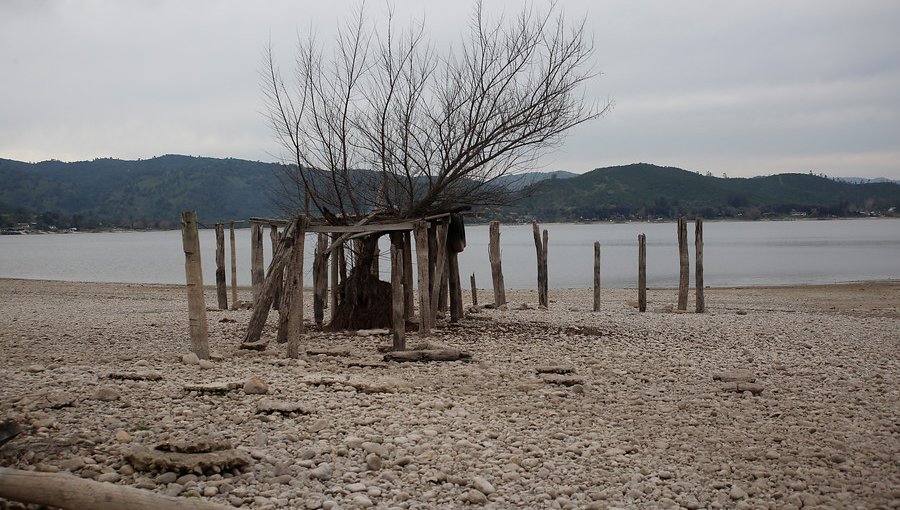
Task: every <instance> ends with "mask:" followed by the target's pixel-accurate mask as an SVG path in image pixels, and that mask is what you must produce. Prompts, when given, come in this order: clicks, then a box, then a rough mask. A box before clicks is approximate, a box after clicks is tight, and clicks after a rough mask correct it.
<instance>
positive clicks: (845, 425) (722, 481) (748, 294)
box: [0, 280, 900, 508]
mask: <svg viewBox="0 0 900 510" xmlns="http://www.w3.org/2000/svg"><path fill="white" fill-rule="evenodd" d="M241 297H242V298H243V299H249V297H250V296H249V292H248V291H247V290H243V291H242V295H241ZM479 297H480V298H481V300H482V301H485V300H488V301H489V300H490V298H489V291H487V290H482V291H481V292H480V294H479ZM508 297H509V300H510V307H509V310H507V311H500V310H482V311H480V312H478V313H472V314H470V316H469V318H468V319H467V320H465V321H463V322H462V323H461V324H460V325H458V326H454V327H445V328H443V329H441V330H439V331H438V333H437V334H436V335H435V336H434V337H432V338H430V339H429V340H428V341H429V342H431V343H439V344H443V345H447V346H450V347H455V348H459V349H463V350H466V351H468V352H470V353H472V358H473V359H472V361H471V362H443V363H405V364H396V363H382V362H381V357H382V355H381V354H380V353H379V352H378V349H377V348H378V347H379V346H381V345H386V344H388V343H389V342H390V340H389V338H388V337H386V336H380V335H366V336H363V335H352V334H316V333H312V334H310V336H309V337H308V338H307V340H306V342H307V347H309V348H319V349H322V348H340V349H343V350H345V351H347V352H340V353H336V354H345V355H340V356H324V355H305V356H303V358H302V359H300V360H290V359H287V358H286V356H285V352H284V348H283V346H282V345H278V344H276V343H275V342H274V341H273V342H272V343H271V344H270V345H271V347H270V349H269V350H268V351H265V352H262V353H257V352H248V351H237V346H238V344H239V343H240V339H241V337H242V334H243V331H244V328H245V327H246V324H247V321H248V319H249V313H250V312H248V311H215V310H210V311H209V328H210V345H211V350H212V351H213V353H214V354H215V355H216V358H215V359H214V360H213V362H212V364H211V365H209V368H201V367H200V366H198V365H196V364H187V363H184V362H183V361H182V355H184V354H186V353H187V352H188V349H189V340H188V324H187V299H186V293H185V291H184V289H183V288H180V287H174V286H171V287H170V286H151V285H125V284H83V283H64V282H41V281H23V280H0V349H2V353H3V355H2V358H0V376H2V380H3V381H4V384H3V385H2V387H0V419H5V418H14V419H16V420H18V421H19V423H20V424H21V425H22V426H23V428H24V429H25V433H24V434H23V435H22V436H20V437H18V438H17V439H15V440H13V441H11V442H10V443H7V444H6V445H4V446H3V447H2V448H0V465H2V466H8V467H18V468H21V469H35V470H40V471H70V472H72V473H73V474H74V475H76V476H81V477H84V478H92V479H96V480H100V481H103V482H105V483H117V484H124V485H131V486H136V487H141V488H144V489H147V490H153V491H157V492H160V493H165V494H170V495H178V496H183V497H190V496H200V497H202V498H204V499H208V500H211V501H215V502H218V503H221V504H225V505H233V506H236V507H240V506H243V507H246V508H364V507H376V508H435V507H441V508H457V507H465V506H477V507H480V506H485V507H489V508H679V507H681V508H801V507H803V508H896V507H900V387H898V374H900V371H898V368H900V283H897V282H894V283H860V284H848V285H829V286H809V287H776V288H748V289H709V290H707V292H706V301H707V307H708V313H705V314H694V313H672V312H671V305H672V304H674V302H675V298H676V296H675V291H673V290H657V291H651V292H650V293H649V310H648V312H647V313H643V314H641V313H638V312H637V310H636V309H635V308H634V307H633V306H632V304H631V303H632V302H634V301H636V292H635V291H634V290H615V289H613V290H607V291H604V295H603V309H602V311H601V312H599V313H594V312H591V302H590V299H591V293H590V290H589V289H578V290H565V289H552V290H551V295H550V297H551V305H550V309H549V310H538V309H535V308H536V306H535V303H536V301H537V298H536V294H535V292H534V291H512V292H509V295H508ZM465 299H466V302H467V303H468V302H469V297H468V295H467V296H466V298H465ZM310 301H311V300H309V299H307V300H306V303H307V304H308V303H309V302H310ZM207 303H209V304H214V303H215V296H214V293H213V292H211V291H210V292H208V293H207ZM523 303H524V304H526V305H527V309H524V308H526V307H525V306H523V305H522V304H523ZM692 306H693V295H692V296H691V307H692ZM310 316H311V313H308V314H307V317H310ZM274 325H275V316H274V314H273V316H272V317H271V318H270V321H269V326H268V327H267V330H266V332H265V335H266V336H268V337H272V336H273V335H274ZM408 341H409V343H411V344H415V343H418V342H421V341H422V340H421V339H418V338H417V337H416V335H415V334H410V335H409V339H408ZM549 365H556V366H559V367H562V368H565V369H567V370H568V371H570V373H569V374H567V375H565V376H564V377H557V380H556V381H554V377H555V376H547V375H545V374H539V373H538V372H539V369H541V368H542V367H546V366H549ZM735 369H740V370H742V371H743V372H742V375H743V376H745V377H746V376H748V375H749V376H752V378H754V379H755V383H753V384H755V385H757V386H754V387H753V388H754V389H755V390H759V389H760V388H761V389H762V392H761V393H759V394H758V395H756V394H753V393H751V392H750V391H745V392H742V393H739V392H734V391H729V390H728V389H727V388H728V387H729V385H728V383H725V382H722V381H720V380H715V379H714V376H715V375H717V374H719V373H721V372H726V371H732V370H735ZM139 371H140V372H144V373H147V372H149V373H155V374H158V375H160V376H161V379H159V380H120V379H110V378H109V375H110V373H115V372H128V373H136V372H139ZM251 376H256V377H258V378H259V379H261V380H262V381H263V382H264V383H266V384H267V385H268V394H267V395H257V394H247V393H245V392H244V391H243V389H241V388H242V387H243V384H244V382H245V381H246V380H247V379H248V378H249V377H251ZM213 382H221V383H225V382H237V383H239V384H238V385H237V386H239V388H238V389H236V390H234V391H230V392H228V393H226V394H224V395H207V394H202V393H198V392H195V391H187V390H185V385H190V384H204V383H213ZM560 382H565V383H567V384H570V385H562V384H558V383H560ZM272 402H275V403H277V404H283V405H287V406H294V407H295V408H296V409H295V410H294V412H291V413H286V414H279V413H273V414H267V413H266V412H263V411H262V410H263V409H265V407H266V405H270V404H271V403H272ZM209 439H212V440H216V441H227V442H230V443H231V444H232V446H234V447H236V448H237V450H238V451H240V452H244V455H246V456H247V458H250V459H252V461H251V463H250V464H249V465H248V466H246V467H244V468H240V469H238V468H234V469H226V470H224V471H222V472H221V473H213V472H209V471H208V472H206V473H195V474H185V473H182V472H177V473H176V472H174V471H170V472H159V471H156V472H142V471H140V470H136V469H135V466H133V465H132V464H131V463H130V462H129V461H127V460H126V457H127V455H128V454H129V452H132V451H134V449H135V448H138V447H142V446H144V447H148V448H152V447H154V446H156V445H159V444H160V443H164V442H172V441H184V442H186V443H194V444H199V443H200V442H201V441H203V440H209ZM5 505H9V504H8V503H2V502H0V507H2V506H5Z"/></svg>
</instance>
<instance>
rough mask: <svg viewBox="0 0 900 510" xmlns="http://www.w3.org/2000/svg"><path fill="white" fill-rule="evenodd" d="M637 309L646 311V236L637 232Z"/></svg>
mask: <svg viewBox="0 0 900 510" xmlns="http://www.w3.org/2000/svg"><path fill="white" fill-rule="evenodd" d="M638 310H639V311H641V312H646V311H647V236H646V235H644V234H638Z"/></svg>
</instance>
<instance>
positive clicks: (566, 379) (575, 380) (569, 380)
mask: <svg viewBox="0 0 900 510" xmlns="http://www.w3.org/2000/svg"><path fill="white" fill-rule="evenodd" d="M541 380H543V381H544V382H545V383H549V384H557V385H559V386H575V385H578V384H580V385H584V377H581V376H577V375H561V374H541Z"/></svg>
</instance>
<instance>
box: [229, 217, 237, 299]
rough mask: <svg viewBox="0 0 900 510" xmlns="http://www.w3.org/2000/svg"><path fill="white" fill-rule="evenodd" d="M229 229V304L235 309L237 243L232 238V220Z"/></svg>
mask: <svg viewBox="0 0 900 510" xmlns="http://www.w3.org/2000/svg"><path fill="white" fill-rule="evenodd" d="M229 230H230V231H231V306H233V307H235V309H237V305H238V294H237V243H236V242H235V240H234V222H233V221H232V222H231V225H230V226H229Z"/></svg>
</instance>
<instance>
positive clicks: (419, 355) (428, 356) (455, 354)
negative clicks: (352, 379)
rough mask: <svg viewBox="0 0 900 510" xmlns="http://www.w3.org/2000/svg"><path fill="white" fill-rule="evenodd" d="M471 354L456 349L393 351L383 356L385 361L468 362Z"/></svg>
mask: <svg viewBox="0 0 900 510" xmlns="http://www.w3.org/2000/svg"><path fill="white" fill-rule="evenodd" d="M471 359H472V354H470V353H468V352H464V351H459V350H456V349H422V350H418V351H394V352H389V353H387V354H385V355H384V360H385V361H396V362H409V361H460V360H462V361H468V360H471Z"/></svg>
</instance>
